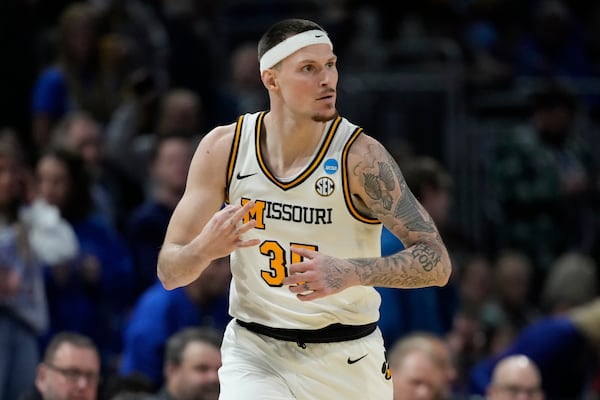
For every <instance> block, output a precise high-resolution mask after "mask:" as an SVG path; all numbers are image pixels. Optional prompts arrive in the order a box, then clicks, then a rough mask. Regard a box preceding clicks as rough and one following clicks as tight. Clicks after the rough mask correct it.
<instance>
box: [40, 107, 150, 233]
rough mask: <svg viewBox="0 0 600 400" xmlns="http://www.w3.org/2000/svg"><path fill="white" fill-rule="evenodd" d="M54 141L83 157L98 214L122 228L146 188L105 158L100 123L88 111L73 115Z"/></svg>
mask: <svg viewBox="0 0 600 400" xmlns="http://www.w3.org/2000/svg"><path fill="white" fill-rule="evenodd" d="M52 141H53V144H54V146H55V147H59V148H64V149H66V150H69V151H71V152H73V153H76V154H79V155H80V156H81V157H82V158H83V160H84V162H85V166H86V168H87V170H88V172H89V174H90V176H91V178H92V197H93V200H94V207H95V209H96V211H97V212H98V214H100V215H102V216H103V217H104V218H106V220H107V222H109V223H110V224H111V225H112V226H113V227H115V228H117V229H121V228H122V227H123V226H124V224H125V220H126V218H128V216H129V213H130V212H131V210H132V209H133V207H134V206H137V205H138V204H139V203H140V202H141V201H142V195H143V193H142V188H141V187H140V186H139V185H137V184H136V182H135V181H133V180H132V179H129V178H128V176H127V175H126V174H125V173H124V171H122V170H121V169H120V168H119V167H117V165H115V164H114V163H113V162H112V161H111V160H110V159H108V158H107V157H105V152H104V142H103V137H102V131H101V126H100V124H99V122H98V121H97V120H96V119H95V118H94V117H93V116H92V115H91V114H90V113H88V112H85V111H72V112H69V113H68V114H67V115H66V116H65V117H63V118H62V119H61V120H60V121H59V123H58V125H57V128H56V129H55V131H54V132H53V137H52Z"/></svg>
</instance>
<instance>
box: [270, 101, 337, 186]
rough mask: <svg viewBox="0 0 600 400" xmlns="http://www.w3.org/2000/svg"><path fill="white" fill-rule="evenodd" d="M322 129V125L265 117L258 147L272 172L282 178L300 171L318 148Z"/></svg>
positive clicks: (305, 120)
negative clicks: (259, 146)
mask: <svg viewBox="0 0 600 400" xmlns="http://www.w3.org/2000/svg"><path fill="white" fill-rule="evenodd" d="M325 127H326V123H325V122H315V121H313V120H309V119H302V120H299V119H292V118H288V117H286V118H277V117H276V116H274V115H272V113H269V114H267V115H266V116H265V120H264V123H263V126H262V132H261V143H260V145H261V149H262V152H263V155H264V157H265V159H266V160H267V163H268V164H269V167H270V169H271V170H272V172H273V173H275V174H276V175H277V176H281V177H285V176H290V175H293V174H295V173H296V172H298V170H300V169H302V168H304V167H305V166H306V164H307V163H308V162H310V160H311V159H312V157H313V155H314V153H315V150H316V149H317V147H318V146H319V144H320V142H321V139H322V137H323V132H324V130H325Z"/></svg>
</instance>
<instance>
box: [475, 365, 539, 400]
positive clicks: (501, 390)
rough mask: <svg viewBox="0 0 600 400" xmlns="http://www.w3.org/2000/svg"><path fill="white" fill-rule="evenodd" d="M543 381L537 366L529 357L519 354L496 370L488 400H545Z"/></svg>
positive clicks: (489, 388)
mask: <svg viewBox="0 0 600 400" xmlns="http://www.w3.org/2000/svg"><path fill="white" fill-rule="evenodd" d="M541 379H542V378H541V376H540V371H539V369H538V367H537V365H535V363H534V362H533V361H532V360H531V359H530V358H529V357H527V356H525V355H519V354H516V355H513V356H508V357H506V358H504V359H503V360H502V361H500V362H499V363H498V365H496V368H494V371H493V373H492V382H491V383H490V385H489V386H488V388H487V396H486V398H487V399H488V400H511V399H528V400H543V399H544V393H543V391H542V386H541V383H542V382H541Z"/></svg>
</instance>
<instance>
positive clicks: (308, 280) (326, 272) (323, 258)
mask: <svg viewBox="0 0 600 400" xmlns="http://www.w3.org/2000/svg"><path fill="white" fill-rule="evenodd" d="M292 251H293V252H294V253H296V254H298V255H299V256H301V257H302V258H303V260H302V261H301V262H299V263H294V264H290V265H289V266H288V271H289V276H288V277H286V278H285V279H284V280H283V284H284V285H289V289H290V291H291V292H292V293H296V295H297V297H298V299H300V300H302V301H310V300H315V299H319V298H321V297H325V296H329V295H331V294H334V293H338V292H341V291H342V290H344V289H346V288H348V287H350V286H355V285H357V284H358V277H357V275H356V271H355V268H356V267H355V266H354V265H353V264H352V263H351V262H349V261H347V260H343V259H339V258H335V257H330V256H327V255H324V254H322V253H319V252H316V251H313V250H309V249H305V248H301V247H293V246H292Z"/></svg>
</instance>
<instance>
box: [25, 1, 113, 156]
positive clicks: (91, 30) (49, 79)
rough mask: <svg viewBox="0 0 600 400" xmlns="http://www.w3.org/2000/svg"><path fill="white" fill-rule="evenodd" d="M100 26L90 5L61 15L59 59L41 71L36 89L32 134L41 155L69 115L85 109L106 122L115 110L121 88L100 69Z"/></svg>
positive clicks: (78, 4)
mask: <svg viewBox="0 0 600 400" xmlns="http://www.w3.org/2000/svg"><path fill="white" fill-rule="evenodd" d="M97 25H98V13H97V10H96V9H95V8H94V6H93V5H92V4H91V3H89V2H75V3H72V4H71V5H69V6H68V7H66V8H65V9H64V10H63V12H62V14H61V16H60V21H59V25H58V27H57V28H58V32H57V37H58V38H57V54H56V60H55V62H54V63H53V64H52V65H50V66H49V67H46V68H45V69H44V70H42V71H41V73H40V74H39V76H38V77H37V80H36V82H35V86H34V89H33V99H32V102H33V105H32V107H33V109H32V114H33V126H32V134H33V138H34V141H35V143H36V145H37V150H38V151H39V152H41V151H42V150H44V149H45V148H46V147H47V146H48V144H49V143H50V140H51V133H52V129H53V127H54V126H55V124H56V123H57V122H58V121H59V120H60V118H62V117H63V116H64V115H65V114H66V113H67V112H69V111H71V110H73V109H79V110H85V111H88V112H90V113H92V115H94V117H95V118H97V119H98V120H100V121H106V120H107V118H108V116H109V115H110V113H112V111H113V110H114V107H115V105H116V103H117V99H118V95H119V89H118V88H114V87H113V86H112V85H113V83H114V81H113V80H112V79H109V77H108V76H106V74H105V72H106V71H103V70H102V69H101V68H100V67H101V63H100V35H99V32H98V26H97Z"/></svg>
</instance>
